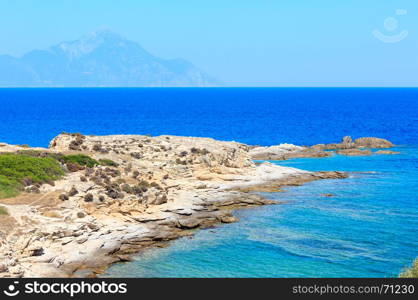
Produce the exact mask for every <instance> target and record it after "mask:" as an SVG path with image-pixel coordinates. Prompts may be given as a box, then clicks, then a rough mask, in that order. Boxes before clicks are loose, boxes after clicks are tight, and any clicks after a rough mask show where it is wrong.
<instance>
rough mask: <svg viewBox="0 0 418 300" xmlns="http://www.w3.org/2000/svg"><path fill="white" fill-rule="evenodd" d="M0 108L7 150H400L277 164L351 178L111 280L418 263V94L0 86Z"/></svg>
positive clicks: (387, 268) (294, 194) (396, 267)
mask: <svg viewBox="0 0 418 300" xmlns="http://www.w3.org/2000/svg"><path fill="white" fill-rule="evenodd" d="M0 104H1V105H0V142H7V143H12V144H29V145H31V146H47V145H48V142H49V141H50V140H51V139H52V138H53V137H54V136H55V135H57V134H59V133H60V132H63V131H65V132H81V133H83V134H97V135H102V134H152V135H159V134H173V135H185V136H205V137H213V138H216V139H221V140H235V141H239V142H244V143H248V144H259V145H273V144H278V143H283V142H288V143H295V144H305V145H311V144H316V143H323V142H325V143H328V142H337V141H339V140H340V139H341V137H342V136H344V135H351V136H353V137H354V138H356V137H361V136H378V137H383V138H387V139H389V140H391V141H393V142H394V143H396V144H397V145H398V146H397V147H396V148H395V150H397V151H400V152H401V154H400V155H372V156H366V157H344V156H338V155H336V156H333V157H329V158H321V159H295V160H288V161H284V162H280V164H281V165H286V166H292V167H298V168H302V169H307V170H341V171H349V172H352V173H351V176H350V178H348V179H345V180H324V181H316V182H311V183H308V184H306V185H304V186H301V187H291V188H287V189H286V191H285V192H283V193H271V194H265V195H266V196H267V197H269V198H272V199H277V200H281V201H285V202H286V203H285V204H283V205H273V206H264V207H258V208H254V209H245V210H239V211H236V212H235V215H236V216H238V217H239V218H240V222H238V223H234V224H228V225H222V226H218V227H216V228H213V229H207V230H201V231H198V232H197V234H196V235H195V236H194V237H193V238H184V239H180V240H177V241H174V242H173V243H172V244H171V246H170V247H167V248H163V249H151V250H147V251H145V252H144V253H142V254H140V255H138V256H137V259H136V260H135V261H134V262H129V263H123V264H117V265H114V266H113V267H111V268H110V270H109V272H108V274H107V275H106V276H122V277H390V276H396V275H397V274H398V273H399V271H400V270H401V269H402V268H403V267H404V266H406V265H408V264H410V263H411V262H412V260H413V259H414V258H415V257H417V256H418V196H417V195H418V89H374V88H359V89H349V88H210V89H194V88H178V89H175V88H173V89H171V88H166V89H159V88H149V89H0ZM322 193H332V194H334V195H335V196H334V197H323V196H321V194H322Z"/></svg>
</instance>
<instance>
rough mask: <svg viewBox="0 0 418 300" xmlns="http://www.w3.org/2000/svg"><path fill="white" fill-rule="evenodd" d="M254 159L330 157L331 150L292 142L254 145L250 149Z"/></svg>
mask: <svg viewBox="0 0 418 300" xmlns="http://www.w3.org/2000/svg"><path fill="white" fill-rule="evenodd" d="M249 154H250V156H251V158H252V159H254V160H286V159H291V158H303V157H328V156H330V155H331V153H330V152H325V151H321V150H318V149H313V148H309V147H303V146H296V145H292V144H280V145H277V146H270V147H254V148H252V149H251V150H250V151H249Z"/></svg>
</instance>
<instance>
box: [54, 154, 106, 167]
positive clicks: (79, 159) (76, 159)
mask: <svg viewBox="0 0 418 300" xmlns="http://www.w3.org/2000/svg"><path fill="white" fill-rule="evenodd" d="M62 161H63V162H65V163H74V164H78V165H80V166H86V167H89V168H92V167H94V166H95V165H98V164H99V162H98V161H97V160H95V159H93V158H91V157H90V156H87V155H84V154H74V155H66V156H64V157H62Z"/></svg>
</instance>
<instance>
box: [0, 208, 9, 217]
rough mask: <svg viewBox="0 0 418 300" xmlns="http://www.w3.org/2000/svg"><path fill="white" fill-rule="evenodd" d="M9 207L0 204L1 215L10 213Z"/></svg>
mask: <svg viewBox="0 0 418 300" xmlns="http://www.w3.org/2000/svg"><path fill="white" fill-rule="evenodd" d="M8 214H9V213H8V212H7V209H6V208H5V207H4V206H0V216H1V215H8Z"/></svg>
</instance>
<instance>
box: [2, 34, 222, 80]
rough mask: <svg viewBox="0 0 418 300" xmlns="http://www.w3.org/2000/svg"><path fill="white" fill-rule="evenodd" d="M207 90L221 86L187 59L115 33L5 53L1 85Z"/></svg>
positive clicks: (90, 35) (92, 35)
mask: <svg viewBox="0 0 418 300" xmlns="http://www.w3.org/2000/svg"><path fill="white" fill-rule="evenodd" d="M183 86H184V87H185V86H187V87H189V86H190V87H205V86H220V82H218V81H217V80H216V79H214V78H212V77H210V76H209V75H207V74H205V73H204V72H203V71H201V70H199V69H198V68H196V67H195V66H194V65H193V64H192V63H190V62H188V61H186V60H183V59H161V58H158V57H155V56H153V55H152V54H150V53H149V52H147V51H146V50H145V49H143V48H142V47H141V46H140V45H139V44H137V43H135V42H132V41H129V40H127V39H125V38H123V37H121V36H120V35H118V34H115V33H113V32H111V31H107V30H106V31H97V32H94V33H91V34H89V35H86V36H84V37H82V38H80V39H79V40H76V41H73V42H63V43H60V44H58V45H56V46H52V47H51V48H49V49H47V50H34V51H31V52H29V53H27V54H25V55H23V56H22V57H20V58H16V57H13V56H10V55H0V87H183Z"/></svg>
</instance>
